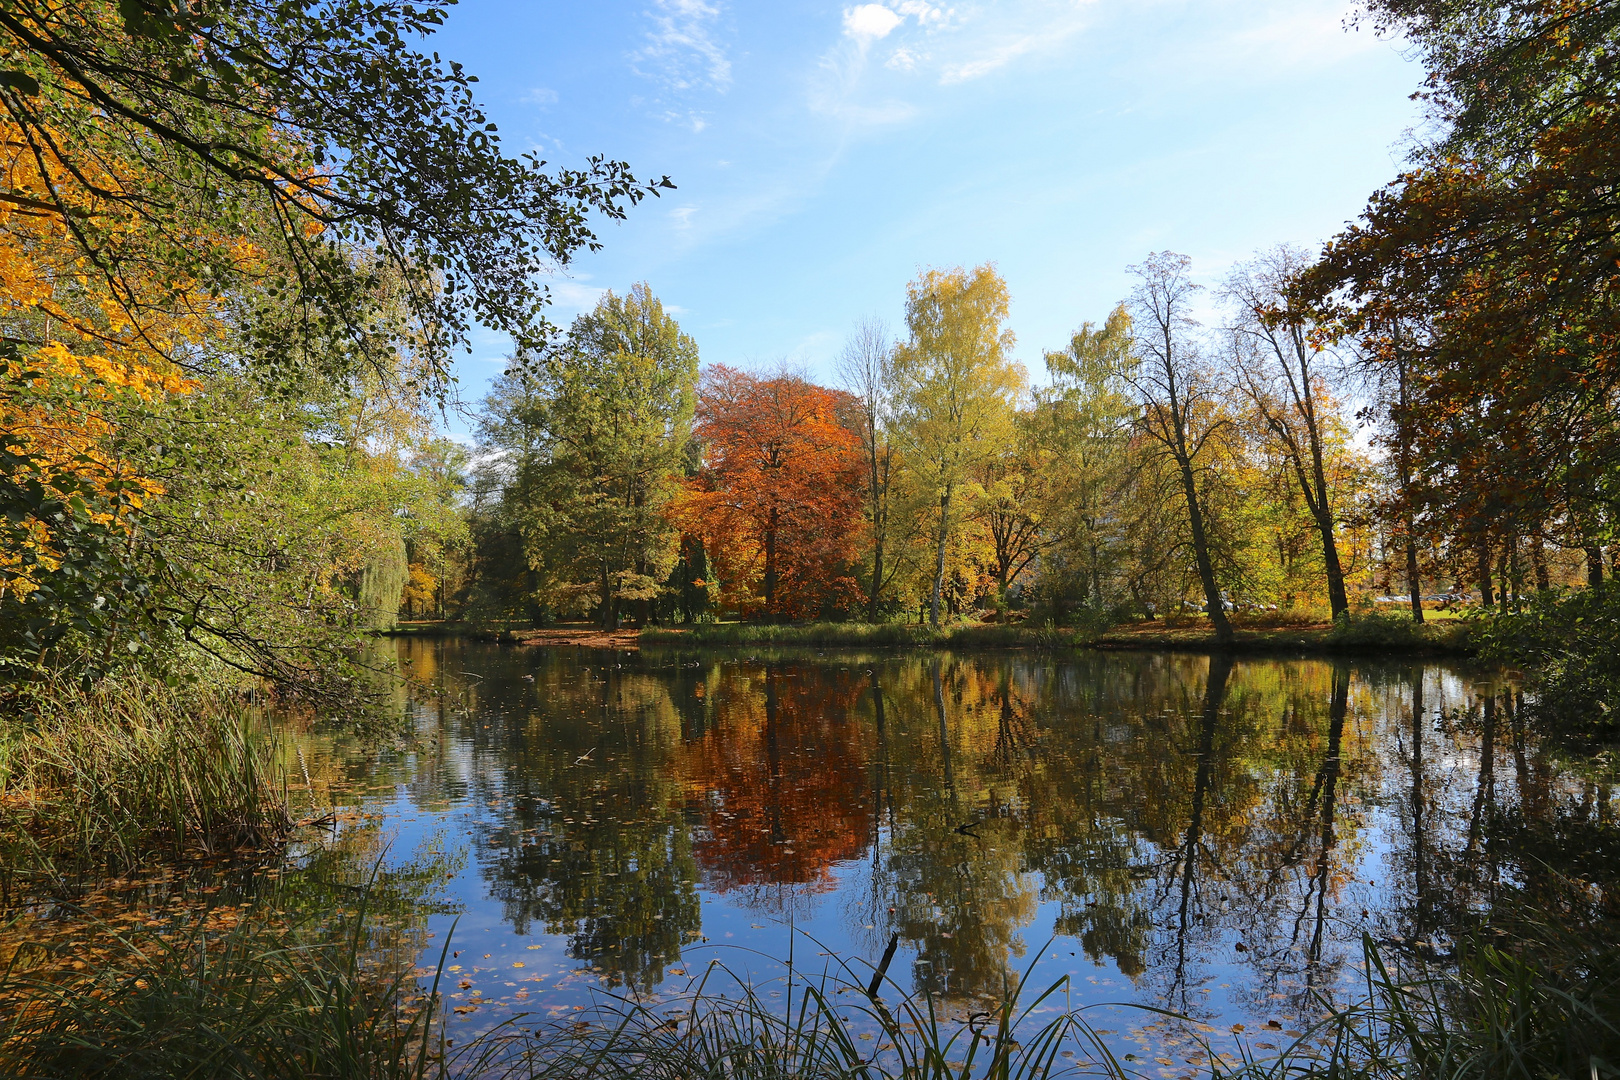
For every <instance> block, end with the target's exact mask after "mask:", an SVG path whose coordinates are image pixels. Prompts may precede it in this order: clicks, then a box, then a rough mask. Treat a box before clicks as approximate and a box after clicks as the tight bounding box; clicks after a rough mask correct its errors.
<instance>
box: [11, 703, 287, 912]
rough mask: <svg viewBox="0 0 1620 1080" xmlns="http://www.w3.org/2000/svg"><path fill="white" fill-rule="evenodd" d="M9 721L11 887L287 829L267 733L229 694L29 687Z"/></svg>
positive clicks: (242, 842) (261, 838)
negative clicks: (26, 694)
mask: <svg viewBox="0 0 1620 1080" xmlns="http://www.w3.org/2000/svg"><path fill="white" fill-rule="evenodd" d="M13 705H14V708H13V709H12V710H10V715H9V716H8V717H7V718H5V719H0V877H3V880H4V883H5V884H6V886H7V887H8V888H11V887H15V886H18V885H26V884H27V883H29V882H31V881H37V880H46V881H58V880H61V879H63V878H67V877H72V876H77V875H84V874H91V873H104V872H122V871H125V870H127V869H130V868H132V867H134V866H136V865H139V864H140V863H142V862H144V861H146V860H147V859H149V858H151V857H154V856H167V857H181V856H185V855H187V854H195V853H198V852H217V851H220V850H222V849H233V848H240V847H244V846H253V845H259V844H263V843H265V842H266V841H269V840H273V839H278V838H279V837H280V836H282V835H283V834H284V833H285V831H286V828H287V825H288V819H287V814H286V811H285V802H286V800H285V798H284V793H283V791H282V787H283V785H282V782H281V779H280V777H279V775H278V771H277V769H276V767H275V747H274V740H273V736H272V735H271V733H270V731H269V728H268V726H267V725H266V724H265V723H264V722H263V721H262V720H261V719H259V718H257V717H255V716H254V715H253V712H252V710H251V709H250V708H249V707H248V706H247V705H246V704H245V703H243V702H241V701H239V700H237V699H235V698H234V697H231V696H229V695H225V694H221V693H212V692H202V691H187V690H181V689H176V688H173V687H169V686H166V685H164V684H163V683H161V682H157V681H155V680H151V679H145V678H139V677H132V678H127V679H121V680H117V681H114V680H107V681H104V682H103V683H101V684H99V685H98V686H96V687H94V688H92V689H89V690H85V689H81V688H78V687H76V686H72V685H70V684H65V683H52V684H44V685H38V686H35V687H32V688H30V689H29V696H28V697H27V699H26V700H24V701H21V702H14V703H13Z"/></svg>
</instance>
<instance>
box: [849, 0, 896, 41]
mask: <svg viewBox="0 0 1620 1080" xmlns="http://www.w3.org/2000/svg"><path fill="white" fill-rule="evenodd" d="M902 21H903V20H902V19H901V17H900V16H899V15H897V14H895V13H894V11H893V10H891V9H889V8H886V7H884V6H883V5H882V4H862V5H860V6H859V7H852V8H845V9H844V33H845V34H846V35H847V36H849V37H852V38H854V39H855V40H856V41H858V42H860V43H861V44H863V45H866V44H869V43H871V42H873V41H876V40H878V39H879V38H885V37H888V36H889V31H891V30H893V29H894V28H895V27H897V26H899V25H900V23H901V22H902Z"/></svg>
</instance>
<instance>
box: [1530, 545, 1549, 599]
mask: <svg viewBox="0 0 1620 1080" xmlns="http://www.w3.org/2000/svg"><path fill="white" fill-rule="evenodd" d="M1530 564H1531V565H1532V566H1534V567H1535V569H1536V591H1537V592H1548V591H1549V590H1551V589H1552V575H1550V574H1548V573H1547V548H1546V545H1545V544H1544V543H1543V542H1542V539H1541V535H1540V534H1539V533H1538V534H1537V535H1535V536H1532V537H1531V538H1530Z"/></svg>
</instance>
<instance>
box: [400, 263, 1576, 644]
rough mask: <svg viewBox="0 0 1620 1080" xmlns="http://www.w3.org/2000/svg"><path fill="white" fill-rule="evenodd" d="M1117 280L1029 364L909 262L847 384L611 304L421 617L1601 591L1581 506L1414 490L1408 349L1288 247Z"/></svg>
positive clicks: (1318, 266) (491, 439) (561, 365)
mask: <svg viewBox="0 0 1620 1080" xmlns="http://www.w3.org/2000/svg"><path fill="white" fill-rule="evenodd" d="M1130 271H1131V274H1132V275H1133V277H1134V278H1135V281H1136V287H1135V289H1134V290H1133V291H1132V293H1131V295H1130V296H1129V297H1128V298H1126V299H1125V300H1124V301H1122V302H1121V303H1120V304H1119V305H1118V306H1117V307H1115V308H1114V310H1113V311H1112V312H1110V313H1109V314H1108V316H1107V318H1106V319H1105V320H1104V321H1102V322H1101V323H1090V322H1087V323H1084V324H1083V325H1082V326H1081V327H1080V328H1079V329H1078V330H1076V331H1075V333H1074V334H1073V335H1072V336H1071V338H1070V340H1069V342H1068V343H1067V344H1066V346H1065V347H1063V348H1061V349H1053V350H1048V351H1046V352H1045V353H1044V355H1043V363H1044V369H1045V370H1044V372H1043V373H1042V374H1043V375H1044V378H1041V379H1040V380H1039V381H1038V382H1036V381H1034V380H1032V379H1031V377H1030V373H1029V372H1028V371H1027V370H1026V369H1025V367H1024V366H1023V365H1021V364H1019V363H1018V362H1016V361H1015V360H1014V359H1013V358H1012V349H1013V346H1014V344H1015V343H1014V339H1013V335H1012V333H1011V331H1010V330H1008V329H1007V327H1006V323H1007V318H1008V310H1009V304H1010V297H1009V295H1008V290H1007V287H1006V285H1005V283H1004V282H1003V280H1002V279H1001V278H1000V277H999V276H998V275H997V274H996V272H995V269H994V267H992V266H988V265H986V266H980V267H976V268H973V269H967V268H956V269H952V270H943V271H942V270H929V271H925V272H923V273H922V274H920V275H919V276H918V277H917V278H916V279H915V280H914V281H912V282H911V283H910V284H909V286H908V287H907V293H906V308H905V311H906V317H905V327H904V335H903V336H901V337H899V338H898V339H896V338H894V337H893V336H892V335H891V334H890V332H889V330H888V329H887V328H886V327H884V326H883V325H882V324H880V323H876V322H871V323H867V324H863V325H861V326H859V327H857V328H856V329H855V331H854V333H853V334H852V335H851V336H850V338H849V340H848V342H847V343H846V345H845V346H844V348H843V351H842V353H841V355H840V357H839V360H838V364H837V376H838V378H837V384H836V385H834V386H822V385H817V384H816V383H814V382H812V381H811V380H810V379H809V378H807V377H806V376H805V375H804V374H801V373H798V372H794V371H792V370H787V369H778V370H774V371H764V372H748V371H740V370H736V369H733V368H731V367H728V366H726V365H722V364H715V365H710V366H708V367H700V363H699V351H698V347H697V344H696V343H695V342H694V341H693V340H692V339H691V338H690V337H688V336H687V335H686V334H684V333H683V332H682V331H681V330H680V328H679V326H678V325H677V324H676V322H675V320H674V319H673V318H672V317H671V316H670V315H669V314H668V313H667V312H666V311H665V310H664V308H663V307H662V305H661V304H660V303H659V301H658V299H657V298H656V297H655V296H654V295H653V294H652V292H651V290H650V288H649V287H648V286H645V285H638V286H636V287H635V288H634V289H633V290H631V292H630V293H629V294H628V295H626V296H624V297H619V296H615V295H613V294H612V293H609V294H608V295H606V296H605V297H604V298H603V299H602V300H601V302H600V303H599V304H598V305H597V307H596V309H595V310H594V311H592V312H590V313H588V314H585V315H582V316H581V317H580V318H579V319H578V320H577V321H576V322H575V324H574V325H573V327H572V328H571V331H570V333H569V335H568V337H567V339H566V341H565V342H564V343H563V344H562V346H561V347H560V348H556V349H554V350H551V351H550V352H548V353H547V354H546V355H545V356H543V357H538V358H530V357H522V356H520V357H518V358H517V359H516V360H515V361H514V363H513V364H512V365H511V367H510V369H509V370H508V372H507V373H506V374H505V375H504V376H503V377H502V378H501V379H500V380H499V381H498V382H497V384H496V386H495V389H494V391H493V392H492V393H491V394H490V396H489V397H488V398H487V399H486V401H485V407H484V413H483V421H482V426H481V429H480V435H481V440H480V445H479V447H478V449H477V450H476V451H475V452H474V454H473V455H472V457H471V458H470V459H469V464H470V467H469V470H468V484H469V489H470V491H471V497H470V501H469V507H470V512H469V517H468V525H469V536H468V541H469V542H468V544H467V546H466V547H465V548H464V549H462V550H463V551H464V552H465V557H464V558H463V559H462V560H459V561H457V560H454V559H450V558H447V559H444V561H442V562H440V563H439V564H437V566H435V567H431V568H430V567H426V566H420V565H416V564H413V566H412V573H413V574H418V575H422V576H431V577H434V578H438V577H441V576H447V577H450V578H452V579H453V580H454V581H455V582H456V585H455V587H454V588H453V589H451V590H449V595H450V596H451V598H452V599H451V600H450V602H449V603H448V604H445V603H443V602H442V598H440V599H439V600H436V602H435V603H434V604H428V605H423V606H422V607H421V608H409V609H407V610H408V612H410V613H417V612H418V611H421V612H424V613H428V614H436V615H437V614H445V615H452V616H455V617H470V618H472V619H474V620H475V621H480V622H488V621H513V622H525V623H528V622H539V621H546V620H551V619H557V618H569V617H574V618H578V617H589V618H593V619H596V620H598V621H600V622H601V623H602V624H603V625H607V626H613V625H618V624H620V623H623V622H626V621H630V622H634V623H636V624H645V623H648V622H693V621H699V620H707V619H712V618H715V617H723V618H745V619H764V620H772V621H786V620H803V619H818V618H819V619H829V618H830V619H864V620H866V621H870V622H878V621H885V620H892V619H896V618H910V619H913V620H917V621H922V620H924V619H926V620H928V621H930V622H932V623H933V624H935V625H938V624H939V622H940V620H941V619H942V618H949V617H952V616H959V615H963V614H966V613H978V614H979V615H981V616H985V615H988V616H990V617H995V618H1007V617H1024V616H1026V615H1029V614H1034V615H1036V616H1037V617H1039V618H1042V619H1047V620H1055V621H1060V622H1064V621H1073V620H1082V621H1085V620H1089V621H1092V622H1097V623H1101V622H1106V621H1110V620H1118V619H1121V618H1130V617H1137V618H1140V617H1144V616H1146V617H1152V616H1153V615H1154V614H1155V613H1159V612H1180V611H1205V612H1212V622H1214V624H1215V627H1216V630H1217V633H1222V634H1225V633H1227V632H1229V631H1228V627H1227V625H1226V624H1227V622H1228V620H1227V618H1226V613H1227V612H1235V611H1243V610H1271V611H1275V610H1278V609H1283V610H1288V609H1316V608H1320V609H1321V610H1323V611H1324V613H1326V614H1327V615H1329V616H1331V617H1338V616H1341V615H1344V614H1347V613H1348V612H1349V610H1350V606H1351V601H1352V599H1353V598H1354V599H1356V600H1358V601H1360V603H1361V604H1362V605H1363V606H1367V605H1370V604H1372V603H1373V602H1374V600H1375V598H1376V599H1377V600H1379V601H1382V602H1384V603H1385V604H1386V605H1389V604H1391V603H1392V602H1393V598H1392V596H1391V594H1400V598H1401V600H1403V601H1404V602H1405V603H1404V604H1403V605H1402V606H1401V610H1404V611H1409V612H1410V614H1411V616H1412V617H1413V618H1416V619H1418V620H1421V619H1422V618H1423V612H1424V600H1423V597H1424V596H1425V595H1427V596H1429V597H1431V600H1430V603H1429V606H1430V607H1431V608H1432V607H1434V606H1435V605H1436V599H1435V598H1436V597H1437V594H1438V595H1439V596H1443V597H1444V598H1445V599H1444V600H1443V601H1441V602H1443V603H1444V604H1445V605H1446V606H1451V605H1452V603H1453V601H1458V602H1460V601H1462V600H1463V599H1464V598H1465V597H1466V598H1467V599H1468V600H1469V601H1471V603H1472V604H1473V605H1475V606H1480V607H1486V608H1489V607H1491V606H1492V605H1493V604H1495V605H1497V606H1498V607H1499V608H1500V609H1501V610H1503V611H1507V610H1518V608H1519V607H1520V606H1521V602H1522V600H1523V598H1525V597H1527V596H1529V595H1533V594H1535V593H1537V592H1546V591H1550V590H1552V589H1553V588H1554V586H1555V585H1556V586H1563V585H1567V584H1570V583H1572V582H1575V581H1578V580H1580V581H1584V580H1587V578H1588V576H1591V578H1592V579H1593V580H1601V577H1602V574H1603V565H1604V564H1603V559H1604V556H1603V553H1602V550H1601V548H1600V545H1601V543H1602V539H1603V538H1602V537H1601V536H1600V535H1599V534H1597V533H1594V532H1593V531H1592V530H1591V528H1590V523H1591V522H1593V521H1596V520H1601V519H1602V511H1601V510H1595V509H1594V507H1593V506H1592V504H1591V501H1590V500H1580V499H1577V500H1575V501H1570V500H1568V499H1564V500H1562V501H1559V502H1557V503H1552V504H1546V505H1541V506H1538V507H1534V508H1527V513H1526V514H1525V515H1523V516H1518V517H1514V516H1509V515H1505V514H1502V513H1500V512H1492V513H1488V514H1483V513H1481V514H1476V513H1474V512H1473V511H1472V508H1471V507H1469V506H1468V505H1467V504H1466V503H1463V502H1462V501H1461V500H1460V499H1459V497H1458V493H1457V492H1437V491H1433V490H1430V489H1427V488H1425V489H1422V490H1420V488H1419V483H1418V479H1419V477H1425V478H1433V477H1436V476H1438V475H1440V474H1441V473H1442V471H1443V470H1444V469H1445V466H1444V464H1443V463H1442V462H1440V461H1437V460H1436V459H1435V457H1434V455H1433V454H1432V452H1429V451H1427V448H1425V447H1423V446H1422V445H1420V444H1419V443H1418V441H1417V438H1416V432H1417V428H1416V419H1417V416H1416V411H1415V409H1414V408H1413V402H1412V401H1411V400H1410V396H1411V394H1412V386H1413V384H1414V383H1415V382H1416V375H1415V373H1414V374H1413V375H1412V376H1410V377H1408V376H1407V375H1405V374H1403V372H1404V368H1405V366H1406V365H1408V364H1409V363H1410V357H1409V356H1408V355H1407V354H1406V353H1405V352H1403V353H1402V354H1401V355H1400V357H1398V358H1397V360H1395V361H1388V362H1387V363H1386V359H1385V358H1384V357H1383V356H1381V355H1380V354H1378V353H1377V352H1376V351H1375V350H1377V349H1379V348H1381V347H1383V345H1382V343H1381V342H1380V341H1379V340H1378V339H1377V338H1371V339H1367V338H1364V337H1363V336H1358V335H1356V334H1353V333H1351V332H1350V331H1349V330H1347V329H1346V328H1345V326H1344V324H1343V320H1342V317H1341V316H1339V315H1338V314H1336V313H1325V312H1324V311H1322V310H1321V309H1320V308H1319V307H1312V306H1311V305H1310V304H1309V303H1307V301H1306V300H1304V299H1302V295H1304V294H1305V290H1306V289H1307V288H1309V287H1311V285H1312V283H1313V282H1314V281H1315V278H1314V277H1313V275H1321V274H1323V273H1324V272H1325V270H1324V264H1323V263H1320V262H1316V261H1313V260H1312V259H1311V258H1310V257H1309V256H1308V255H1307V254H1306V253H1305V252H1303V251H1302V250H1299V249H1294V248H1289V247H1279V248H1277V249H1275V250H1272V251H1269V252H1265V253H1262V254H1260V255H1258V256H1256V257H1255V258H1254V259H1253V260H1251V261H1249V262H1247V263H1244V264H1242V265H1239V266H1238V267H1236V268H1235V269H1233V270H1232V271H1231V272H1230V273H1229V275H1228V276H1227V278H1226V279H1225V281H1224V282H1223V283H1222V284H1221V285H1220V287H1219V288H1218V290H1212V292H1213V295H1200V293H1201V286H1199V285H1198V284H1196V283H1195V282H1194V280H1193V277H1192V268H1191V265H1190V262H1189V260H1188V259H1187V258H1186V257H1184V256H1181V255H1177V254H1174V253H1171V252H1160V253H1156V254H1153V255H1150V256H1149V257H1148V258H1147V259H1146V260H1145V261H1144V262H1142V263H1141V264H1139V265H1137V266H1133V267H1131V268H1130ZM1195 312H1197V313H1204V312H1213V315H1212V316H1206V319H1207V321H1208V322H1209V325H1200V323H1199V322H1198V321H1197V320H1195V318H1194V314H1195ZM1335 320H1338V321H1335ZM1389 366H1393V367H1394V376H1393V377H1391V376H1390V372H1389V370H1388V367H1389ZM1461 490H1462V492H1463V493H1464V494H1467V495H1468V497H1470V498H1483V499H1486V500H1489V499H1492V498H1497V497H1498V496H1497V495H1496V494H1495V493H1492V492H1489V491H1482V492H1470V491H1469V489H1468V488H1462V489H1461ZM1583 522H1584V523H1586V526H1584V527H1583Z"/></svg>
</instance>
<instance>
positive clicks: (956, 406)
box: [894, 264, 1025, 626]
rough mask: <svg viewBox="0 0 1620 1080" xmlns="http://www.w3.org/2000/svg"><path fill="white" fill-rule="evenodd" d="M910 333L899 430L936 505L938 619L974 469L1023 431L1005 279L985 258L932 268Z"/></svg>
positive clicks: (916, 286)
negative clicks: (969, 266) (1017, 422)
mask: <svg viewBox="0 0 1620 1080" xmlns="http://www.w3.org/2000/svg"><path fill="white" fill-rule="evenodd" d="M906 297H907V298H906V328H907V330H908V331H910V338H909V340H907V341H905V342H903V343H902V344H901V345H900V346H899V347H898V348H897V349H896V350H895V356H894V380H895V388H896V390H895V405H896V432H897V435H898V438H899V442H900V446H901V448H902V452H903V455H904V459H905V462H906V468H907V470H908V472H909V475H910V477H911V480H912V483H913V484H914V485H915V486H916V488H917V489H918V490H919V492H922V493H925V494H926V495H927V496H929V497H931V498H932V500H933V501H934V502H935V505H936V507H937V514H936V518H935V525H934V529H933V534H934V535H933V539H934V574H933V584H932V589H931V596H930V602H929V620H930V622H931V623H932V624H933V625H935V626H938V625H939V608H940V595H941V592H942V591H943V589H944V584H945V555H946V548H947V546H948V545H949V543H950V541H951V539H952V537H953V535H954V534H955V532H956V530H957V528H958V527H959V525H960V521H961V518H962V514H961V513H960V508H959V507H957V506H956V503H957V501H958V500H959V499H961V498H962V497H963V496H964V494H965V493H969V492H970V491H971V488H972V485H973V473H974V470H975V468H977V467H978V466H979V465H980V464H981V463H983V462H985V461H986V460H988V459H990V458H991V457H993V456H995V455H997V454H999V453H1001V452H1002V451H1003V450H1004V449H1005V448H1006V447H1007V446H1009V445H1010V444H1011V442H1012V440H1013V439H1014V436H1015V428H1014V424H1013V416H1014V412H1015V409H1016V407H1017V403H1018V399H1019V397H1020V396H1021V395H1022V394H1023V392H1024V387H1025V374H1024V370H1023V368H1022V367H1021V366H1020V365H1019V364H1017V363H1015V362H1014V361H1013V360H1012V359H1011V358H1010V357H1009V356H1008V353H1009V351H1010V350H1011V349H1012V346H1013V342H1014V338H1013V333H1012V331H1011V330H1009V329H1006V328H1005V327H1004V326H1003V324H1004V323H1005V322H1006V319H1007V313H1008V303H1009V300H1008V296H1007V286H1006V283H1005V282H1003V281H1002V279H1001V277H1000V275H998V274H997V273H996V272H995V268H994V267H993V266H990V265H989V264H986V265H984V266H979V267H976V268H975V269H973V270H972V271H969V270H966V269H964V268H961V267H958V268H956V269H954V270H944V271H942V270H928V271H925V272H924V273H923V274H922V275H921V276H920V277H918V278H917V279H916V280H914V281H913V282H911V284H910V285H908V286H907V288H906Z"/></svg>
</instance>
